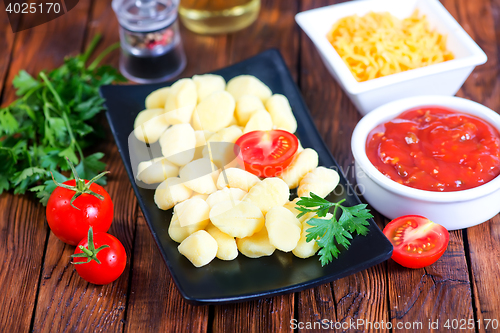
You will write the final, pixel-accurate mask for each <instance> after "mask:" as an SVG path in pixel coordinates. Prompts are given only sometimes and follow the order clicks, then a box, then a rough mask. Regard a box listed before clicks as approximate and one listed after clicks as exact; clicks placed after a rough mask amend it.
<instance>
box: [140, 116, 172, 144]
mask: <svg viewBox="0 0 500 333" xmlns="http://www.w3.org/2000/svg"><path fill="white" fill-rule="evenodd" d="M163 113H164V110H163V109H151V110H144V111H141V112H139V114H138V115H137V117H136V118H135V121H134V135H135V137H136V138H137V140H139V141H142V142H146V143H154V142H156V141H158V139H159V138H160V137H161V135H162V134H163V132H165V130H166V129H167V128H168V126H169V125H168V124H167V123H166V122H165V121H164V119H163Z"/></svg>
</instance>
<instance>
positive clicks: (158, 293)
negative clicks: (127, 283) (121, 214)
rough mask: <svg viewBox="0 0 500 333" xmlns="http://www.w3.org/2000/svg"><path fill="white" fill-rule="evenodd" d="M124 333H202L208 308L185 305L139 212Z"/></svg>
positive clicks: (205, 328)
mask: <svg viewBox="0 0 500 333" xmlns="http://www.w3.org/2000/svg"><path fill="white" fill-rule="evenodd" d="M134 248H135V253H134V267H133V274H132V281H131V283H132V288H131V293H130V300H129V307H128V309H127V322H126V327H125V328H126V329H125V331H126V332H189V333H191V332H206V331H207V325H208V306H194V305H190V304H188V303H186V301H185V300H184V299H183V298H182V296H181V295H180V294H179V291H178V290H177V288H176V287H175V285H174V282H173V281H172V278H171V277H170V273H169V272H168V270H167V267H166V266H165V264H164V263H163V259H162V258H161V256H160V252H159V251H158V248H157V246H156V244H155V243H154V240H153V237H152V236H151V232H150V231H149V229H148V227H147V225H146V221H145V220H144V216H143V215H142V213H141V214H140V215H139V219H138V220H137V229H136V239H135V246H134Z"/></svg>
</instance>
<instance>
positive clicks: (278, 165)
mask: <svg viewBox="0 0 500 333" xmlns="http://www.w3.org/2000/svg"><path fill="white" fill-rule="evenodd" d="M235 145H236V146H235V149H239V153H238V152H236V155H238V159H239V160H240V162H242V163H243V164H244V165H245V170H247V171H248V172H251V173H253V174H254V175H256V176H259V177H274V176H277V175H278V174H280V173H281V172H282V171H283V170H284V169H285V168H286V167H287V166H288V165H289V164H290V162H291V161H292V159H293V155H295V153H296V152H297V148H298V147H299V140H297V137H296V136H295V135H293V134H292V133H290V132H287V131H283V130H272V131H253V132H248V133H246V134H243V135H242V136H241V137H240V138H239V139H238V140H237V141H236V143H235Z"/></svg>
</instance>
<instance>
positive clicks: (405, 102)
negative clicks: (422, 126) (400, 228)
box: [351, 96, 500, 202]
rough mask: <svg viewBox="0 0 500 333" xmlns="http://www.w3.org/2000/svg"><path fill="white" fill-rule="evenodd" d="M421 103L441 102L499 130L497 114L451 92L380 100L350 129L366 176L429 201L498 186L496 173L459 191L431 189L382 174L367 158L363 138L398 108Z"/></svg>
mask: <svg viewBox="0 0 500 333" xmlns="http://www.w3.org/2000/svg"><path fill="white" fill-rule="evenodd" d="M421 106H442V107H445V108H450V109H453V110H456V111H460V112H463V113H468V114H471V115H474V116H477V117H480V118H482V119H483V120H486V121H487V122H488V123H490V124H491V125H492V126H493V127H495V128H496V129H497V130H498V131H500V115H499V114H498V113H496V112H495V111H493V110H491V109H490V108H488V107H486V106H484V105H481V104H479V103H476V102H473V101H470V100H467V99H464V98H460V97H452V96H417V97H410V98H404V99H400V100H396V101H393V102H390V103H387V104H384V105H382V106H380V107H378V108H376V109H375V110H373V111H372V112H370V113H368V114H367V115H366V116H364V117H363V118H362V119H361V120H360V121H359V123H358V124H357V125H356V128H355V129H354V132H353V135H352V140H351V148H352V153H353V155H354V159H355V160H356V162H357V163H358V165H359V166H360V167H361V168H362V169H363V171H364V172H365V173H366V175H367V176H368V177H370V178H371V179H372V180H373V181H375V182H376V183H377V184H378V185H380V186H382V187H383V188H385V189H386V190H388V191H390V192H393V193H396V194H399V195H402V196H405V197H409V198H413V199H418V200H422V201H432V202H460V201H468V200H471V199H477V198H480V197H482V196H485V195H488V194H490V193H492V192H494V191H496V190H498V189H499V188H500V175H499V176H497V177H496V178H494V179H493V180H491V181H490V182H488V183H486V184H483V185H480V186H477V187H474V188H471V189H468V190H462V191H454V192H434V191H426V190H420V189H416V188H412V187H408V186H405V185H402V184H399V183H397V182H395V181H393V180H391V179H389V178H388V177H386V176H385V175H383V174H382V173H381V172H380V171H379V170H378V169H377V168H376V167H375V166H374V165H373V164H372V163H371V162H370V160H369V159H368V157H367V156H366V151H365V144H366V138H367V136H368V134H369V132H370V131H371V130H372V129H374V128H375V127H376V126H377V125H379V124H382V123H385V122H387V121H389V120H392V119H394V118H395V117H397V116H398V115H399V114H401V113H402V112H404V111H406V110H409V109H412V108H415V107H421Z"/></svg>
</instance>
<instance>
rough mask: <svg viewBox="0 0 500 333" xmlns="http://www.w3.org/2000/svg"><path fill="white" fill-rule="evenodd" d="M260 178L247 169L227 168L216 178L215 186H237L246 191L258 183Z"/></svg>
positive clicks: (220, 187)
mask: <svg viewBox="0 0 500 333" xmlns="http://www.w3.org/2000/svg"><path fill="white" fill-rule="evenodd" d="M259 182H260V179H259V177H257V176H256V175H254V174H251V173H250V172H248V171H245V170H242V169H238V168H228V169H225V170H224V171H222V172H221V173H220V175H219V179H217V188H218V189H220V190H221V189H223V188H224V187H231V188H239V189H242V190H243V191H245V192H248V190H250V188H252V187H253V186H254V185H255V184H257V183H259Z"/></svg>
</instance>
